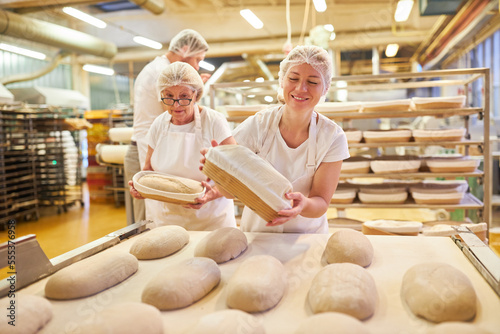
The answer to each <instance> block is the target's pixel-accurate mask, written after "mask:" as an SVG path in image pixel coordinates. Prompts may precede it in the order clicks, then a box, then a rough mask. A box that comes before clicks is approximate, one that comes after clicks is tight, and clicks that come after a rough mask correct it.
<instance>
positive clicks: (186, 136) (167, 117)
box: [129, 62, 236, 231]
mask: <svg viewBox="0 0 500 334" xmlns="http://www.w3.org/2000/svg"><path fill="white" fill-rule="evenodd" d="M157 87H158V88H157V90H156V91H157V93H158V94H159V98H160V99H161V101H162V103H163V105H164V108H165V110H166V112H164V113H163V114H161V115H160V116H158V117H157V118H156V119H155V120H154V122H153V124H152V125H151V127H150V129H149V132H148V135H147V145H148V151H147V154H146V160H145V163H144V168H143V170H154V171H157V172H162V173H167V174H170V175H174V176H180V177H185V178H189V179H193V180H197V181H200V182H202V185H203V186H204V187H205V188H206V193H205V195H204V196H203V197H202V198H198V199H197V201H198V204H195V205H190V206H182V205H177V204H170V203H164V202H160V201H154V200H152V204H154V205H152V206H151V209H150V208H148V210H147V212H146V218H147V219H149V220H152V221H153V222H155V223H156V225H157V226H159V225H180V226H182V227H184V228H186V229H187V230H199V231H200V230H214V229H217V228H220V227H225V226H232V227H236V220H235V217H234V203H233V200H231V199H227V198H225V197H223V196H221V195H219V194H218V193H217V192H215V191H214V190H213V189H212V188H211V186H210V184H208V183H207V182H205V180H206V176H204V175H203V174H202V173H201V171H200V169H199V161H200V158H201V154H200V151H201V149H202V148H203V147H208V146H210V143H211V141H212V140H214V141H215V142H216V143H217V144H220V145H225V144H236V141H235V140H234V138H233V137H232V135H231V130H230V128H229V125H228V123H227V121H226V119H225V117H224V115H223V114H221V113H219V112H217V111H215V110H212V109H210V108H206V107H201V106H198V105H197V103H196V102H198V101H199V100H200V98H201V96H202V95H203V81H202V79H201V77H200V75H199V74H198V72H196V70H195V69H194V68H193V67H192V66H190V65H189V64H186V63H183V62H175V63H172V64H171V65H169V66H167V67H165V68H164V69H163V71H162V72H161V73H160V75H159V77H158V80H157ZM129 185H130V186H131V189H130V193H131V195H132V196H133V197H134V198H136V199H142V196H141V195H140V194H139V193H138V192H137V190H136V189H135V188H134V187H133V182H132V181H130V182H129Z"/></svg>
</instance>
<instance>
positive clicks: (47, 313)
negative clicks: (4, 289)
mask: <svg viewBox="0 0 500 334" xmlns="http://www.w3.org/2000/svg"><path fill="white" fill-rule="evenodd" d="M11 301H14V302H15V304H14V305H13V307H15V311H14V314H13V315H15V322H14V324H15V326H12V325H9V323H8V322H9V321H13V320H14V319H11V318H10V317H9V315H10V314H11V311H10V309H9V307H11V305H12V304H11ZM0 309H1V310H2V320H1V321H0V333H2V334H7V333H9V334H34V333H37V332H38V331H39V330H40V329H41V328H42V327H44V326H45V325H46V324H47V323H48V322H49V321H50V320H51V319H52V305H51V304H50V302H49V301H48V300H47V299H45V298H43V297H40V296H35V295H24V294H19V293H17V294H16V296H15V297H14V298H8V297H5V298H3V299H2V300H0Z"/></svg>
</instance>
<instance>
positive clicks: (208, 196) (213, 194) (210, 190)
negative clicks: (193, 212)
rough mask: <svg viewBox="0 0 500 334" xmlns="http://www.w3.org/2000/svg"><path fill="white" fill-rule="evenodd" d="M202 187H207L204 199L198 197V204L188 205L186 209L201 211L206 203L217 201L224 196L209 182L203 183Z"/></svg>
mask: <svg viewBox="0 0 500 334" xmlns="http://www.w3.org/2000/svg"><path fill="white" fill-rule="evenodd" d="M201 185H202V186H203V187H205V194H204V195H203V197H198V198H197V199H196V202H197V203H196V204H189V205H186V206H185V207H186V208H191V209H197V210H198V209H200V208H201V207H202V206H203V205H204V204H205V203H208V202H210V201H213V200H214V199H217V198H219V197H221V196H222V195H221V194H220V193H219V191H218V190H217V188H215V187H212V186H210V184H208V182H205V181H201Z"/></svg>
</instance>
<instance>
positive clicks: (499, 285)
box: [451, 226, 500, 297]
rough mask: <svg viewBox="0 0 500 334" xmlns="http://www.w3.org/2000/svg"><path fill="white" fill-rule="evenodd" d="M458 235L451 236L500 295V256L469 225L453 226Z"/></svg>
mask: <svg viewBox="0 0 500 334" xmlns="http://www.w3.org/2000/svg"><path fill="white" fill-rule="evenodd" d="M452 227H453V228H454V229H455V231H457V234H458V235H455V236H452V237H451V238H452V239H453V241H454V242H455V244H456V245H457V246H458V247H459V248H460V250H461V251H462V253H464V255H465V257H466V258H467V259H469V261H470V262H471V263H472V264H473V265H474V267H476V269H477V270H478V271H479V273H480V274H481V275H482V276H483V277H484V279H485V280H486V282H488V284H489V285H490V286H491V287H492V288H493V290H494V291H495V292H496V294H497V295H498V296H499V297H500V257H498V256H497V255H496V254H495V253H494V252H493V251H492V250H491V248H490V247H488V246H487V245H486V244H485V243H484V242H483V241H481V239H479V238H478V237H477V235H475V234H474V232H472V231H471V230H470V229H469V228H468V227H467V226H452Z"/></svg>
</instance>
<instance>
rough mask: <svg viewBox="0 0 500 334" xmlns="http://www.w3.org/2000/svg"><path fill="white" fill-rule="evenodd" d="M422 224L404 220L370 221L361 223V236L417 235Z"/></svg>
mask: <svg viewBox="0 0 500 334" xmlns="http://www.w3.org/2000/svg"><path fill="white" fill-rule="evenodd" d="M421 229H422V223H421V222H416V221H406V220H385V219H379V220H370V221H366V222H364V223H363V226H362V229H361V231H362V232H363V234H371V235H411V236H415V235H418V234H419V232H420V230H421Z"/></svg>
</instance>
